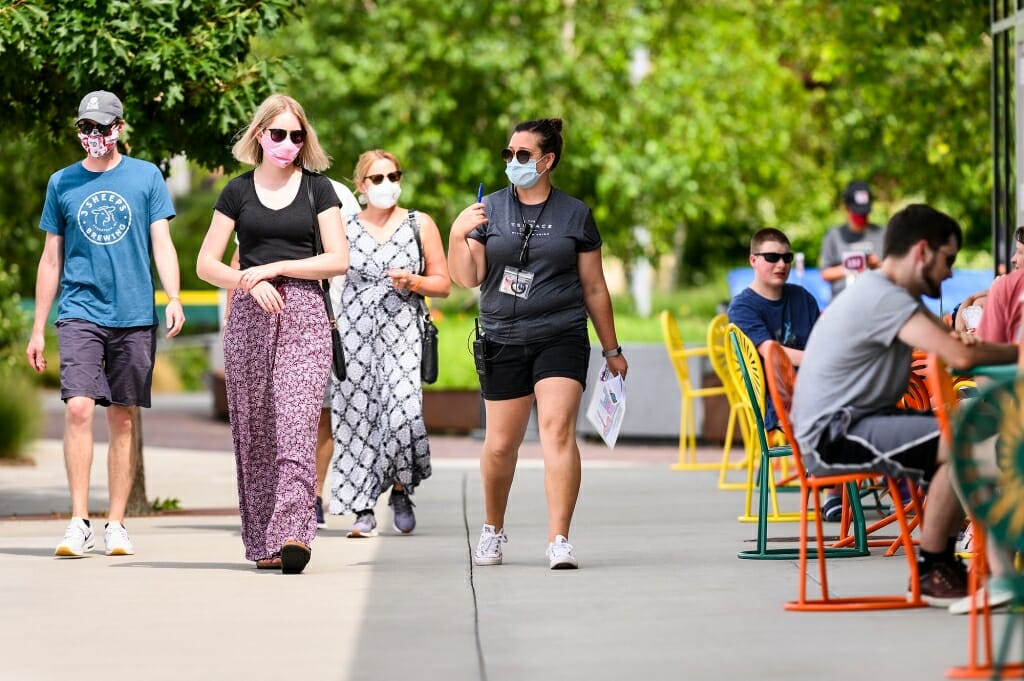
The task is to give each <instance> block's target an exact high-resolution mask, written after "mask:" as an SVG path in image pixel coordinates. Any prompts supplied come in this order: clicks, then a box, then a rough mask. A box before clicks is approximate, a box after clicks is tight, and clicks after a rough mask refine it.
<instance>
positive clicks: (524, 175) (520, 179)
mask: <svg viewBox="0 0 1024 681" xmlns="http://www.w3.org/2000/svg"><path fill="white" fill-rule="evenodd" d="M545 172H546V171H545ZM543 174H544V173H538V172H537V161H529V162H527V163H520V162H519V161H517V160H515V159H512V160H511V161H509V162H508V163H506V164H505V175H507V176H508V180H509V182H511V183H512V184H514V185H515V186H517V187H519V188H520V189H529V188H530V187H532V186H533V185H535V184H537V180H539V179H540V176H541V175H543Z"/></svg>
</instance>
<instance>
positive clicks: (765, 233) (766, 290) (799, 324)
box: [729, 227, 843, 521]
mask: <svg viewBox="0 0 1024 681" xmlns="http://www.w3.org/2000/svg"><path fill="white" fill-rule="evenodd" d="M792 264H793V250H792V248H791V247H790V244H789V238H788V237H787V236H786V235H785V234H784V233H782V232H781V231H780V230H777V229H773V228H770V227H769V228H767V229H762V230H760V231H758V232H757V233H756V234H754V236H753V237H752V238H751V239H750V266H751V267H752V268H754V281H753V282H751V284H750V286H748V287H747V288H745V289H744V290H743V291H742V292H740V293H739V295H737V296H736V297H735V298H733V299H732V302H731V303H729V321H730V322H732V323H733V324H735V325H736V326H738V327H739V328H740V329H741V330H742V331H743V333H745V334H746V335H747V337H748V338H750V340H751V341H753V343H754V345H756V346H757V351H758V353H759V354H761V356H764V344H765V343H767V342H768V341H777V342H778V343H779V344H780V345H782V346H783V348H784V349H785V352H786V354H787V355H789V359H790V361H792V362H793V365H794V366H800V361H801V360H802V359H803V356H804V346H805V345H806V344H807V337H808V336H810V335H811V328H812V327H813V326H814V323H815V322H816V321H818V315H819V314H820V312H819V310H818V302H817V301H816V300H815V298H814V296H813V295H811V293H810V292H809V291H808V290H807V289H805V288H804V287H802V286H797V285H796V284H787V283H786V280H787V279H788V278H789V271H790V269H791V267H792ZM765 406H766V409H765V417H764V427H765V429H766V430H768V431H772V430H775V429H777V428H778V427H779V418H778V416H777V415H776V414H775V406H774V405H773V404H772V402H771V400H766V405H765ZM842 510H843V504H842V496H841V493H839V492H836V493H834V494H832V493H830V494H829V496H828V497H827V498H826V499H825V501H824V503H823V505H822V512H823V514H824V516H825V519H826V520H832V521H838V520H839V519H840V517H841V515H842Z"/></svg>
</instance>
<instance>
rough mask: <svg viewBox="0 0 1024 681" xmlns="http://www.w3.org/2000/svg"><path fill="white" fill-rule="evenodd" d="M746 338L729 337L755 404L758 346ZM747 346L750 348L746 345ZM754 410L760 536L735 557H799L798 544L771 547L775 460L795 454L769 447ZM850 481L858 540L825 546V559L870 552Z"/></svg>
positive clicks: (759, 415) (759, 413)
mask: <svg viewBox="0 0 1024 681" xmlns="http://www.w3.org/2000/svg"><path fill="white" fill-rule="evenodd" d="M744 338H746V337H745V336H743V337H742V338H741V332H739V331H738V330H736V329H732V330H730V332H729V340H730V342H731V343H732V348H733V352H734V353H735V358H736V361H737V363H738V365H739V367H738V369H739V373H740V375H741V376H742V379H743V385H744V388H745V390H746V394H747V398H748V399H749V400H750V403H751V404H754V405H756V404H758V402H759V395H758V391H757V389H756V388H755V384H754V382H753V380H751V375H750V374H751V371H750V370H749V367H750V365H751V363H752V360H753V359H756V357H757V349H756V348H753V343H751V342H750V341H749V339H747V343H746V344H744V343H743V339H744ZM745 345H747V346H749V347H746V348H745V347H744V346H745ZM751 348H753V353H754V357H749V356H748V355H749V354H750V352H751ZM744 349H746V353H745V352H744ZM758 365H760V360H758ZM758 385H761V386H763V385H764V382H763V380H762V378H761V377H760V376H758ZM762 391H763V388H762ZM763 400H764V398H763V397H760V402H761V404H763ZM751 411H752V412H753V414H754V419H755V422H756V427H755V428H754V429H753V430H755V431H756V433H757V438H758V444H759V445H760V450H761V459H760V468H759V470H758V488H759V495H758V514H757V539H756V548H755V549H752V550H747V551H740V552H739V553H737V554H736V556H737V557H738V558H747V559H752V560H798V559H799V558H800V548H799V547H795V546H794V547H787V548H776V549H769V548H768V519H769V516H770V514H769V509H768V502H769V499H770V497H771V493H770V492H771V489H772V486H773V485H774V481H773V480H772V459H775V458H779V457H783V456H791V455H792V454H793V448H792V447H791V446H788V445H787V446H784V447H769V446H768V438H767V436H766V434H765V430H764V412H763V410H762V409H757V408H755V409H752V410H751ZM847 484H848V485H850V486H851V487H850V488H849V489H850V498H851V500H852V503H851V506H852V508H853V513H854V536H855V537H856V541H855V543H854V546H852V547H844V548H833V547H827V548H825V557H826V558H853V557H856V556H866V555H868V547H867V535H866V534H865V533H864V511H863V509H862V508H861V505H860V495H858V494H857V493H856V489H857V485H856V483H847ZM793 515H795V518H793V519H794V520H795V521H799V520H800V519H801V518H802V517H804V516H803V514H802V513H799V512H798V513H796V514H793ZM808 557H809V558H817V557H818V552H817V549H813V550H809V551H808Z"/></svg>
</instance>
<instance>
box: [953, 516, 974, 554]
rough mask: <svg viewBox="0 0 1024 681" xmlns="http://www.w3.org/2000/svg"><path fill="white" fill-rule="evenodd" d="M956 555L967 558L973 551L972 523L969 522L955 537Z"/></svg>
mask: <svg viewBox="0 0 1024 681" xmlns="http://www.w3.org/2000/svg"><path fill="white" fill-rule="evenodd" d="M956 553H957V556H958V557H961V558H969V557H970V556H971V555H973V553H974V523H973V522H972V523H969V524H968V525H967V527H966V528H965V529H964V531H963V532H961V533H960V536H959V537H957V538H956Z"/></svg>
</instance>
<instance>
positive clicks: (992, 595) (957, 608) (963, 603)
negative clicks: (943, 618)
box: [949, 577, 1013, 615]
mask: <svg viewBox="0 0 1024 681" xmlns="http://www.w3.org/2000/svg"><path fill="white" fill-rule="evenodd" d="M986 599H987V600H988V607H989V608H992V609H995V608H1001V607H1003V606H1005V605H1008V604H1009V603H1010V601H1012V600H1013V587H1012V586H1011V585H1010V584H1008V583H1007V582H1006V580H1005V579H1003V578H1000V577H990V578H989V580H988V585H986V586H983V587H981V588H980V589H978V590H977V591H976V592H975V593H974V605H973V607H972V605H971V597H970V596H964V597H963V598H961V599H960V600H958V601H956V602H954V603H951V604H950V605H949V614H950V615H966V614H967V613H968V612H970V611H971V610H981V609H982V608H983V607H985V600H986Z"/></svg>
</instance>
